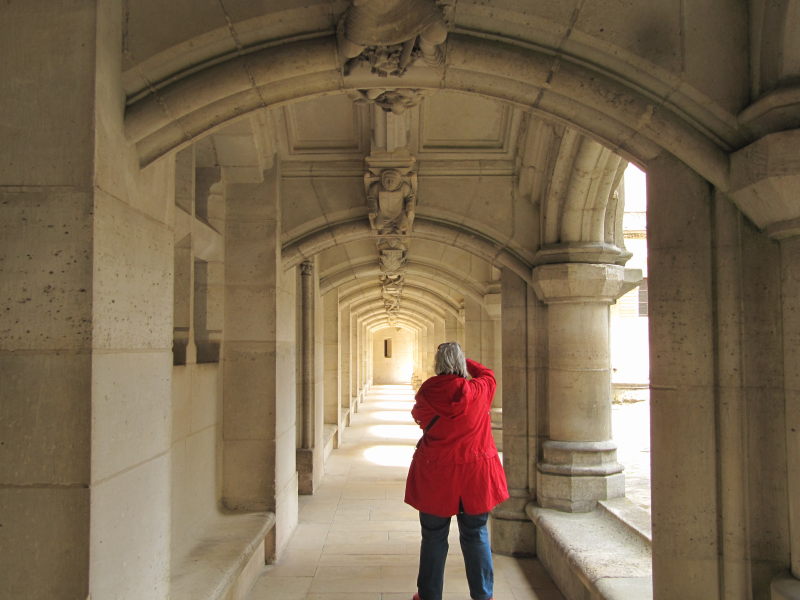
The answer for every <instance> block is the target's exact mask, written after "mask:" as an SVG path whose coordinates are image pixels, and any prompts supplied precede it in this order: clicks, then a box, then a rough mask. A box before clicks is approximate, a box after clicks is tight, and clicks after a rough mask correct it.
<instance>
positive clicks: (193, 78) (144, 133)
mask: <svg viewBox="0 0 800 600" xmlns="http://www.w3.org/2000/svg"><path fill="white" fill-rule="evenodd" d="M553 73H554V72H553V57H552V56H551V55H550V54H549V53H547V52H545V51H542V50H539V49H535V48H533V47H531V46H529V45H527V44H521V43H514V40H512V39H509V38H504V37H502V36H495V39H491V40H489V39H484V38H481V37H478V36H471V35H465V34H451V36H450V37H449V38H448V42H447V66H446V70H444V69H442V70H441V72H437V71H435V70H434V77H433V78H432V77H431V74H430V73H429V72H424V73H422V74H419V75H414V74H411V73H409V74H408V75H407V76H406V77H404V78H403V80H402V84H403V85H404V86H407V87H415V88H420V89H425V88H431V87H436V88H442V87H443V88H446V89H450V90H457V91H463V92H469V93H477V94H481V95H484V96H486V97H491V98H495V99H498V100H503V101H507V102H511V103H513V104H515V105H519V106H522V107H525V108H527V109H530V110H531V111H534V112H536V113H537V114H539V115H542V116H543V117H545V118H548V119H554V120H557V121H559V122H566V123H570V124H572V125H574V126H576V127H577V128H578V129H580V130H581V131H583V132H585V133H587V134H588V135H590V136H591V137H594V138H595V139H598V140H599V141H601V142H602V143H603V144H604V145H605V146H607V147H609V148H610V149H612V150H613V151H614V152H616V153H618V154H621V155H623V156H625V157H628V158H631V159H633V160H635V161H637V162H639V163H640V164H646V163H647V161H648V160H650V159H652V158H654V157H655V156H657V155H658V154H660V152H661V151H662V150H667V151H669V152H670V153H671V154H673V155H675V156H677V157H678V158H679V159H681V160H682V161H683V162H685V163H686V164H687V165H689V166H690V167H692V169H693V170H695V171H696V172H698V173H699V174H701V175H702V176H703V177H705V178H706V179H707V180H709V181H711V182H712V183H714V184H715V185H716V186H717V187H719V188H720V189H723V190H725V189H727V188H728V158H727V152H728V151H729V150H731V149H732V148H734V147H735V146H736V145H738V144H740V143H741V139H740V138H738V137H737V135H736V134H735V133H731V132H730V131H725V132H723V133H722V134H718V133H717V132H715V131H709V128H708V127H698V124H697V123H695V122H694V121H693V120H692V119H690V118H688V117H685V116H684V115H683V114H681V112H680V111H679V110H675V109H673V107H671V106H669V105H668V104H667V102H666V101H665V100H663V99H660V98H657V97H654V95H653V94H652V93H650V92H649V91H648V90H643V89H642V88H641V87H640V86H638V85H636V83H634V82H626V81H625V80H624V79H620V78H619V77H614V74H613V73H609V72H606V71H603V70H600V69H592V68H590V67H589V66H587V65H585V64H581V63H579V62H578V61H570V60H567V59H566V58H563V60H561V61H560V62H559V64H558V69H557V76H555V77H554V76H553ZM587 82H590V84H589V85H587ZM372 84H374V82H372ZM364 85H370V84H369V83H366V82H362V81H352V82H351V81H347V79H346V78H344V77H342V75H341V73H340V71H339V66H338V61H337V57H336V42H335V38H334V37H333V36H328V37H318V38H315V39H310V40H305V41H301V42H292V43H287V44H283V45H278V46H273V47H269V48H260V49H257V50H254V51H252V52H249V53H246V54H241V53H240V54H236V55H235V56H233V57H227V58H224V59H218V60H217V61H215V62H214V61H210V62H209V63H207V64H206V65H205V66H198V67H197V68H196V69H194V70H193V71H191V72H190V73H189V74H187V75H185V76H182V77H180V78H176V79H174V80H170V81H169V83H167V84H166V85H164V86H163V87H159V88H154V89H153V90H152V91H151V92H150V93H149V94H146V95H144V96H142V97H140V98H137V99H136V100H135V101H134V102H132V103H131V104H129V106H128V109H127V113H126V117H125V125H126V133H127V136H128V138H129V139H130V140H131V141H132V142H133V143H135V144H136V146H137V149H138V153H139V156H140V161H141V163H142V164H143V165H146V164H149V163H151V162H153V161H154V160H156V159H157V158H159V157H160V156H163V155H165V154H167V153H169V152H171V151H173V150H175V149H178V148H180V147H182V146H183V145H185V144H188V143H190V142H191V141H192V140H193V139H195V138H197V137H198V136H200V135H202V134H204V133H206V132H209V131H211V130H212V129H214V128H215V127H217V126H220V125H222V124H224V123H226V122H228V121H230V120H231V119H235V118H237V117H240V116H242V115H244V114H247V113H249V112H251V111H254V110H258V109H261V108H266V107H270V106H276V105H280V104H283V103H288V102H292V101H295V100H299V99H303V98H309V97H313V96H315V95H320V94H330V93H338V92H343V91H346V90H349V89H356V88H357V87H359V86H364Z"/></svg>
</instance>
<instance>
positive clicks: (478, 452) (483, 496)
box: [405, 359, 508, 517]
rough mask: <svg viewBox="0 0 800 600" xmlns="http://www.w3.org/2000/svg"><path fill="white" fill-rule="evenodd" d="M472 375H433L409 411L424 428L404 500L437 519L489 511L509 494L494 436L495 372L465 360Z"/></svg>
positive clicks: (419, 392) (407, 481)
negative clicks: (492, 412) (491, 409)
mask: <svg viewBox="0 0 800 600" xmlns="http://www.w3.org/2000/svg"><path fill="white" fill-rule="evenodd" d="M467 370H468V371H469V374H470V375H472V379H470V380H467V379H465V378H463V377H459V376H458V375H437V376H436V377H431V378H430V379H428V380H427V381H425V383H423V384H422V386H421V387H420V388H419V391H418V392H417V395H416V404H414V408H413V410H412V411H411V415H412V416H413V417H414V420H415V421H416V422H417V423H418V424H419V426H420V427H421V428H422V429H423V430H424V429H425V428H426V427H427V426H428V425H429V424H430V422H431V420H433V418H434V417H435V416H436V415H438V416H439V418H438V419H437V420H436V422H435V423H434V424H433V426H432V427H431V428H430V429H429V430H428V431H427V432H425V433H424V434H423V436H422V439H421V440H420V443H419V445H418V447H417V450H416V452H415V453H414V458H413V460H412V461H411V467H410V468H409V470H408V479H407V480H406V497H405V501H406V503H407V504H410V505H411V506H413V507H414V508H416V509H417V510H419V511H422V512H425V513H429V514H432V515H436V516H439V517H450V516H453V515H455V514H457V513H458V512H459V504H461V506H463V509H464V512H465V513H467V514H470V515H477V514H481V513H485V512H489V511H490V510H491V509H492V508H494V507H495V506H497V505H498V504H500V503H501V502H503V501H504V500H506V499H507V498H508V486H507V484H506V476H505V473H504V472H503V465H502V464H501V463H500V457H499V456H498V454H497V447H496V446H495V445H494V439H493V438H492V423H491V416H490V414H489V409H490V408H491V406H492V398H493V397H494V390H495V387H496V386H497V383H496V381H495V378H494V373H493V372H492V370H491V369H487V368H486V367H484V366H483V365H482V364H480V363H478V362H476V361H474V360H470V359H467Z"/></svg>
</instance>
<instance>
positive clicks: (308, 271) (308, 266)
mask: <svg viewBox="0 0 800 600" xmlns="http://www.w3.org/2000/svg"><path fill="white" fill-rule="evenodd" d="M300 274H301V275H304V276H306V277H310V276H311V275H313V274H314V263H313V262H311V261H310V260H304V261H303V262H301V263H300Z"/></svg>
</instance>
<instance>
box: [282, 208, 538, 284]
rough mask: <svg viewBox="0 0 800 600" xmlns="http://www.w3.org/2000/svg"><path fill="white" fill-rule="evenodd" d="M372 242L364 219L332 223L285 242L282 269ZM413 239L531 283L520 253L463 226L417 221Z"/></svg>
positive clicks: (423, 220)
mask: <svg viewBox="0 0 800 600" xmlns="http://www.w3.org/2000/svg"><path fill="white" fill-rule="evenodd" d="M373 238H374V233H373V232H372V230H371V229H370V227H369V223H367V222H365V221H364V220H363V219H362V220H359V221H348V222H344V223H332V224H330V225H329V226H327V227H325V228H323V229H318V230H315V231H314V232H312V233H310V234H308V235H305V236H303V237H301V238H299V239H295V240H290V241H288V242H286V243H285V244H284V245H283V254H282V257H283V267H284V269H290V268H292V267H295V266H297V265H299V264H300V263H301V262H303V261H304V260H308V259H309V258H310V257H312V256H314V255H315V254H317V253H319V252H322V251H324V250H327V249H329V248H332V247H334V246H336V245H338V244H344V243H347V242H352V241H357V240H363V239H373ZM414 238H415V239H424V240H428V241H432V242H436V243H442V244H446V245H450V246H457V247H459V248H461V249H462V250H465V251H467V252H469V253H470V254H473V255H475V256H477V257H479V258H481V259H483V260H485V261H486V262H487V263H489V264H491V265H496V266H498V267H505V268H508V269H511V270H512V271H513V272H514V273H516V274H517V275H519V276H520V277H521V278H522V279H524V280H525V281H530V280H531V274H530V268H531V264H530V263H529V262H527V261H526V260H525V259H524V258H522V257H521V256H520V254H519V253H518V252H515V251H514V249H512V248H510V247H508V246H507V245H506V244H505V243H504V242H503V241H500V240H495V239H492V238H489V237H487V236H486V235H484V234H483V233H481V232H478V231H473V230H471V229H469V228H468V227H466V226H464V225H456V224H453V223H443V222H439V221H433V220H430V219H426V218H424V217H417V218H416V219H415V221H414Z"/></svg>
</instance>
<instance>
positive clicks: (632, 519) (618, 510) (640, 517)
mask: <svg viewBox="0 0 800 600" xmlns="http://www.w3.org/2000/svg"><path fill="white" fill-rule="evenodd" d="M597 504H598V508H599V509H600V510H603V511H605V512H607V513H608V514H609V515H611V516H612V517H614V518H616V519H617V520H618V521H620V523H622V524H623V525H625V526H626V527H628V529H629V530H630V531H631V533H633V534H635V535H637V536H639V538H640V539H641V540H642V541H643V542H644V543H645V544H647V546H648V547H651V544H652V541H653V525H652V521H651V519H650V513H649V512H647V511H646V510H645V509H643V508H641V507H640V506H637V505H636V504H634V503H633V502H631V501H630V500H628V499H627V498H614V499H612V500H600V501H599V502H598V503H597Z"/></svg>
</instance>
